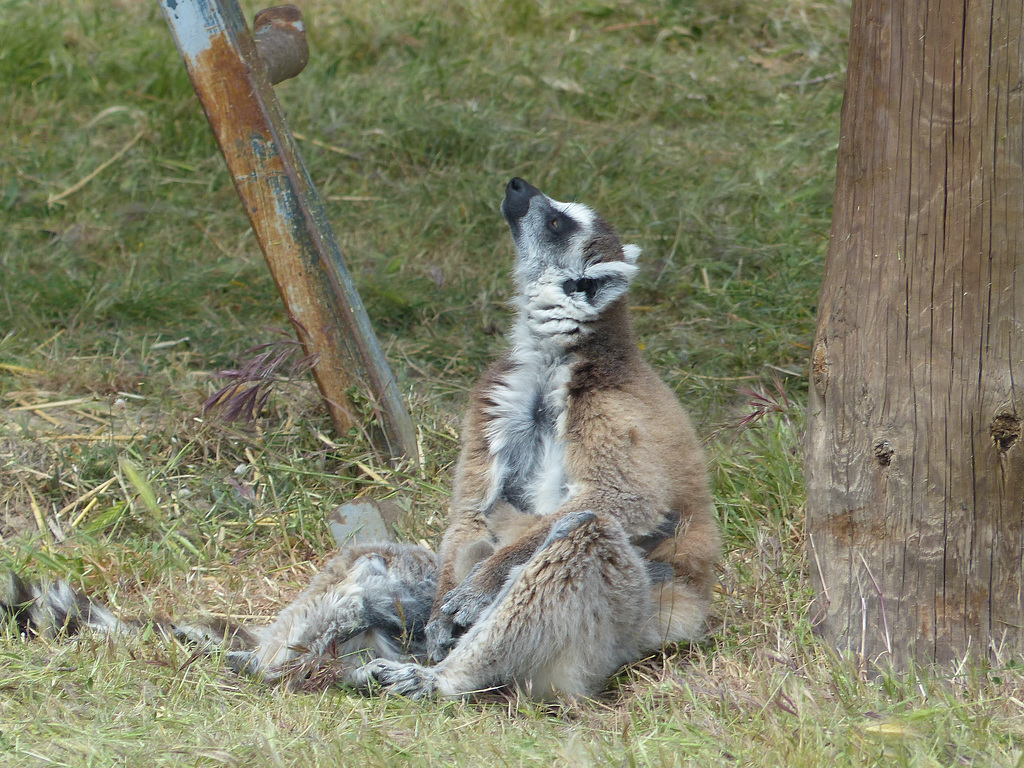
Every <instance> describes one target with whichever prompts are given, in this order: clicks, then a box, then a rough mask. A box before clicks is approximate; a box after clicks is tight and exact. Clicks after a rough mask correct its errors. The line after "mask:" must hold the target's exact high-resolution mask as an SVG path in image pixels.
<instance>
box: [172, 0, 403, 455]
mask: <svg viewBox="0 0 1024 768" xmlns="http://www.w3.org/2000/svg"><path fill="white" fill-rule="evenodd" d="M160 6H161V8H162V9H163V12H164V16H165V18H166V19H167V23H168V25H170V28H171V32H172V33H173V35H174V39H175V42H176V43H177V45H178V50H179V51H180V52H181V56H182V58H183V59H184V60H185V66H186V67H187V69H188V74H189V77H190V78H191V79H192V85H193V87H194V88H195V91H196V95H197V96H198V97H199V101H200V102H201V104H202V106H203V110H204V111H205V112H206V117H207V119H208V120H209V122H210V127H211V128H213V132H214V135H215V136H216V138H217V143H218V144H219V145H220V149H221V152H222V153H223V155H224V160H225V161H226V162H227V165H228V169H229V170H230V172H231V175H232V178H233V179H234V182H235V188H236V189H237V191H238V196H239V197H240V198H241V200H242V204H243V206H244V207H245V212H246V214H247V215H248V217H249V221H250V222H252V229H253V232H254V233H255V234H256V238H257V240H258V241H259V244H260V248H261V249H262V250H263V254H264V256H265V257H266V259H267V264H268V265H269V267H270V271H271V274H272V275H273V277H274V281H275V282H276V283H277V287H278V290H279V291H280V292H281V297H282V299H283V300H284V303H285V307H286V309H287V311H288V315H289V317H290V319H291V321H292V324H293V325H294V327H295V330H296V333H297V334H298V336H299V339H300V341H301V342H302V344H303V346H304V347H305V349H306V353H307V354H309V355H312V356H315V359H316V364H315V366H314V368H313V375H314V376H315V378H316V381H317V384H318V385H319V386H320V391H321V393H322V394H323V397H324V399H325V400H326V402H327V407H328V409H329V411H330V414H331V418H332V419H333V421H334V424H335V426H336V428H337V429H338V430H339V431H342V432H344V431H347V430H348V429H349V428H350V427H351V426H353V424H354V422H355V418H356V414H355V413H354V411H353V409H352V407H351V403H350V401H349V398H348V395H347V390H348V389H349V388H350V387H351V386H353V385H359V386H360V387H361V388H362V389H363V390H364V391H365V392H366V393H367V396H368V398H369V400H370V401H371V403H372V404H373V407H374V408H375V409H376V411H377V412H378V414H379V421H380V424H381V427H382V430H383V435H382V437H383V443H384V445H383V447H384V449H385V450H386V451H387V453H389V454H390V455H391V456H395V457H407V458H410V459H412V460H413V461H416V460H417V459H418V456H417V447H416V431H415V428H414V427H413V423H412V419H411V418H410V416H409V412H408V410H407V409H406V407H405V404H404V403H403V401H402V398H401V396H400V395H399V392H398V386H397V385H396V383H395V380H394V377H393V376H392V374H391V370H390V369H389V368H388V365H387V361H386V360H385V359H384V354H383V352H382V351H381V349H380V345H379V344H378V343H377V338H376V336H375V335H374V332H373V329H372V328H371V326H370V321H369V318H368V317H367V315H366V310H365V309H364V308H363V303H362V301H361V300H360V298H359V294H358V293H357V292H356V289H355V286H354V284H353V283H352V279H351V277H350V276H349V273H348V270H347V269H346V268H345V265H344V263H343V261H342V255H341V250H340V248H339V247H338V243H337V240H336V239H335V237H334V233H333V231H332V230H331V226H330V224H329V223H328V221H327V216H326V214H325V213H324V209H323V204H322V203H321V202H320V197H319V195H317V192H316V188H315V187H314V186H313V182H312V180H311V179H310V176H309V172H308V171H307V170H306V166H305V164H304V163H303V162H302V158H301V157H300V156H299V152H298V150H297V148H296V147H295V143H294V140H293V139H292V136H291V132H290V131H289V130H288V126H287V125H286V123H285V120H284V114H283V112H282V110H281V106H280V104H279V103H278V101H277V97H276V96H275V94H274V89H273V87H272V82H277V81H278V80H282V79H285V78H288V77H294V76H295V75H296V74H298V73H299V72H300V71H301V70H302V68H303V66H305V63H306V59H307V58H308V50H307V49H306V42H305V33H304V29H303V26H302V20H301V14H300V13H299V10H298V9H297V8H295V7H294V6H282V7H280V8H272V9H269V10H267V11H262V12H260V13H259V14H257V17H256V36H255V38H254V36H253V35H252V34H250V32H249V29H248V27H247V26H246V23H245V19H244V17H243V16H242V11H241V9H240V8H239V6H238V2H237V0H160Z"/></svg>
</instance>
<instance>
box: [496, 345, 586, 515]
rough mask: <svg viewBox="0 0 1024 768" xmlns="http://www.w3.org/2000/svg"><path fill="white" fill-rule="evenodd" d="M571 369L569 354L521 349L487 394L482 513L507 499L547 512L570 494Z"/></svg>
mask: <svg viewBox="0 0 1024 768" xmlns="http://www.w3.org/2000/svg"><path fill="white" fill-rule="evenodd" d="M571 373H572V360H571V358H570V357H569V356H566V355H547V354H543V353H541V352H537V351H532V352H529V353H525V352H520V353H519V354H517V355H516V356H514V357H513V360H512V364H511V367H510V369H509V370H508V371H507V372H506V373H505V374H504V375H503V376H501V377H499V379H498V380H497V381H496V382H495V384H494V387H493V388H492V390H491V391H490V392H489V393H488V395H489V397H488V400H489V401H490V403H491V406H490V407H489V409H488V416H489V420H488V423H487V427H486V429H485V436H486V438H487V445H488V449H489V451H490V454H491V486H490V494H489V498H488V500H487V504H486V505H485V510H484V511H485V512H486V510H487V508H490V507H491V506H493V505H494V504H495V503H497V502H499V501H505V502H508V503H509V504H511V505H512V506H513V507H515V508H516V509H518V510H520V511H522V512H528V513H531V514H537V515H547V514H551V513H552V512H554V511H556V510H557V509H558V508H559V507H560V506H561V505H562V503H564V501H565V500H566V498H567V497H568V495H569V487H570V485H569V484H570V478H569V477H568V476H567V472H566V469H565V420H566V408H567V392H568V384H569V378H570V376H571Z"/></svg>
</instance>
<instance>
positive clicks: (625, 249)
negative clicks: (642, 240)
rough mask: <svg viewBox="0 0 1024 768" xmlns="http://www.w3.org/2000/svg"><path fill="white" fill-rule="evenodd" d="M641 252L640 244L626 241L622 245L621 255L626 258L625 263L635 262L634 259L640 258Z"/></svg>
mask: <svg viewBox="0 0 1024 768" xmlns="http://www.w3.org/2000/svg"><path fill="white" fill-rule="evenodd" d="M641 252H642V251H641V250H640V246H639V245H634V244H633V243H626V244H625V245H624V246H622V255H623V257H624V258H625V259H626V263H627V264H636V260H637V259H639V258H640V254H641Z"/></svg>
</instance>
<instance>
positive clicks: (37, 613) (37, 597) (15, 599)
mask: <svg viewBox="0 0 1024 768" xmlns="http://www.w3.org/2000/svg"><path fill="white" fill-rule="evenodd" d="M0 616H3V617H4V618H6V619H8V620H11V619H13V620H14V621H15V622H16V623H17V625H18V629H19V630H20V631H22V632H25V633H31V634H35V635H43V636H44V637H56V636H58V635H73V634H76V633H78V632H80V631H81V630H82V629H91V630H93V631H97V632H106V633H109V634H124V633H128V632H134V631H136V630H137V629H138V624H136V623H134V622H128V621H123V620H122V619H120V618H118V617H117V616H115V615H114V614H113V613H112V612H111V611H110V610H109V609H107V608H106V607H104V606H102V605H100V604H99V603H95V602H93V601H92V600H90V599H89V598H87V597H86V596H85V595H83V594H81V593H79V592H76V591H75V590H74V589H72V588H71V586H70V585H69V584H68V583H67V582H66V581H63V580H61V581H50V582H45V581H44V582H40V583H39V584H34V583H32V582H26V581H23V580H22V579H21V578H19V577H18V575H17V574H15V573H8V574H6V575H5V576H4V577H3V578H2V581H0Z"/></svg>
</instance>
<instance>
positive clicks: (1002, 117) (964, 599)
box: [805, 0, 1024, 668]
mask: <svg viewBox="0 0 1024 768" xmlns="http://www.w3.org/2000/svg"><path fill="white" fill-rule="evenodd" d="M1022 5H1024V4H1022V2H1021V0H989V1H988V2H975V1H974V0H937V1H936V0H932V2H924V1H923V0H891V1H887V0H854V2H853V20H852V32H851V36H850V61H849V68H848V82H847V92H846V100H845V102H844V104H843V112H842V119H841V138H840V142H839V161H838V176H837V183H836V193H835V209H834V213H833V220H832V240H831V245H830V248H829V252H828V257H827V260H826V264H825V280H824V285H823V287H822V293H821V300H820V303H819V309H818V313H819V314H818V329H817V335H816V338H815V342H814V347H813V352H812V376H811V400H810V409H809V413H808V431H807V438H806V446H805V447H806V473H807V496H808V499H807V529H808V534H809V535H808V559H809V567H810V571H811V575H812V580H813V582H814V586H815V589H816V593H817V607H816V613H817V617H818V620H819V621H820V628H821V630H822V631H823V633H824V636H825V638H826V639H827V640H828V641H829V642H831V643H832V644H834V645H835V646H837V647H838V648H840V649H842V650H852V651H854V652H856V653H859V654H861V655H862V657H863V658H864V659H865V660H866V661H867V662H874V663H882V664H887V663H892V664H894V665H895V666H896V667H897V668H903V667H905V666H906V665H907V663H908V662H909V661H916V662H918V663H929V662H932V661H935V662H939V663H945V662H949V661H953V660H956V659H960V658H962V657H964V656H965V655H968V654H973V655H984V654H988V655H990V656H993V657H995V658H997V659H1001V658H1005V657H1006V656H1007V655H1012V654H1020V653H1021V652H1022V651H1024V440H1022V438H1021V418H1022V416H1024V389H1022V387H1024V29H1022V27H1024V20H1022Z"/></svg>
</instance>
